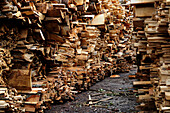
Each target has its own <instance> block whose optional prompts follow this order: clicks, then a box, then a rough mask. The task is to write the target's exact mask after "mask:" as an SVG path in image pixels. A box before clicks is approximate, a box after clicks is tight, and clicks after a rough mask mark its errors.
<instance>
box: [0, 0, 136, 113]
mask: <svg viewBox="0 0 170 113" xmlns="http://www.w3.org/2000/svg"><path fill="white" fill-rule="evenodd" d="M129 6H130V5H127V4H124V5H121V4H120V3H119V0H91V1H88V0H87V1H86V0H60V1H57V0H1V1H0V67H1V68H0V74H1V78H0V83H1V86H0V94H1V98H0V112H43V110H44V109H50V108H51V103H54V102H58V103H63V102H64V101H66V100H74V97H75V94H76V93H79V92H81V91H83V90H88V89H89V87H90V86H92V85H93V84H95V83H96V82H98V81H100V80H102V79H104V78H105V77H107V76H108V77H109V76H111V75H114V73H118V72H127V71H129V69H130V68H131V66H132V63H133V61H134V58H135V57H134V54H133V53H134V52H133V51H134V50H133V49H134V47H133V45H132V44H131V40H132V37H131V35H132V30H133V28H132V25H131V23H132V18H130V17H131V16H132V8H131V7H129ZM116 77H117V76H116ZM118 77H119V76H118ZM89 98H90V97H89ZM106 100H107V99H106ZM100 101H105V99H104V100H100Z"/></svg>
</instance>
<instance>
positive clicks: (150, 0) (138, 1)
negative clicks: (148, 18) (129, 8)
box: [130, 0, 155, 4]
mask: <svg viewBox="0 0 170 113" xmlns="http://www.w3.org/2000/svg"><path fill="white" fill-rule="evenodd" d="M154 1H155V0H131V2H130V4H147V3H154Z"/></svg>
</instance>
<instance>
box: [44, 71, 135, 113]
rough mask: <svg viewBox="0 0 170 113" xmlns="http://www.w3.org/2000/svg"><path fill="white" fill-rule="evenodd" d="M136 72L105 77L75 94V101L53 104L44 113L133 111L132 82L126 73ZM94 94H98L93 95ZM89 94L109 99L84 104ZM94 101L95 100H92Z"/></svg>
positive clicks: (129, 112)
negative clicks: (116, 76)
mask: <svg viewBox="0 0 170 113" xmlns="http://www.w3.org/2000/svg"><path fill="white" fill-rule="evenodd" d="M135 73H136V68H134V69H132V70H131V71H130V72H128V73H119V75H120V78H116V79H112V78H109V77H108V78H106V79H104V80H103V81H100V82H98V83H96V84H95V85H94V86H92V87H91V88H90V90H89V91H86V92H82V93H80V94H77V95H76V99H75V101H71V102H66V103H64V104H60V105H53V106H52V109H51V110H46V111H45V113H116V112H119V113H120V112H124V113H134V112H136V111H135V106H136V105H137V103H136V97H135V95H134V94H133V92H132V90H133V89H132V87H133V85H132V82H133V81H134V79H129V78H128V75H133V74H135ZM95 94H100V95H98V96H94V95H95ZM89 95H91V98H92V99H96V100H100V99H104V98H111V97H112V99H110V100H107V101H103V102H99V103H96V104H94V106H95V107H92V106H86V104H88V103H89V102H88V99H89ZM94 102H95V101H94Z"/></svg>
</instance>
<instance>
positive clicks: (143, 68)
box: [133, 0, 170, 113]
mask: <svg viewBox="0 0 170 113" xmlns="http://www.w3.org/2000/svg"><path fill="white" fill-rule="evenodd" d="M153 3H154V12H153V14H152V15H151V17H150V18H148V17H143V18H139V19H136V20H137V21H141V26H140V27H138V28H136V29H138V30H137V31H136V32H137V39H138V38H139V36H140V35H139V34H141V35H142V37H141V36H140V39H138V40H137V43H136V44H135V45H136V47H137V48H138V51H137V52H138V55H137V56H138V57H137V61H138V73H137V75H138V76H137V77H138V79H139V80H140V81H136V82H134V83H133V84H134V86H135V87H136V86H137V87H138V88H137V93H138V94H139V96H138V98H139V101H140V102H141V105H140V106H138V107H140V108H142V109H143V110H145V111H147V110H148V111H149V110H150V111H151V110H152V112H154V111H155V112H156V111H159V112H161V113H162V112H163V113H167V112H169V111H170V108H169V106H170V104H169V99H168V96H169V85H168V84H169V82H168V81H169V77H168V75H169V68H168V67H169V33H168V30H169V8H170V7H169V5H170V4H169V1H168V0H167V1H166V0H163V1H162V0H158V1H154V2H153ZM145 4H146V3H145ZM146 6H147V5H146ZM151 6H153V5H151V4H150V7H151ZM145 12H147V10H145ZM143 14H145V13H143ZM134 22H135V21H134ZM134 27H135V26H134ZM142 39H143V40H142ZM151 103H152V104H151Z"/></svg>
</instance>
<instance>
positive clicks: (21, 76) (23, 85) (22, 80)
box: [8, 69, 32, 90]
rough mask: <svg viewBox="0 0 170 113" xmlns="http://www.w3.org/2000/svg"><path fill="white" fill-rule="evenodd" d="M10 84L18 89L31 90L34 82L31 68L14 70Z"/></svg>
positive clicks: (9, 80) (9, 79)
mask: <svg viewBox="0 0 170 113" xmlns="http://www.w3.org/2000/svg"><path fill="white" fill-rule="evenodd" d="M11 75H12V76H10V77H9V78H8V84H9V85H10V86H12V87H14V88H16V89H18V90H31V88H32V82H31V75H30V71H29V70H21V69H20V70H18V69H15V70H12V72H11Z"/></svg>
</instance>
